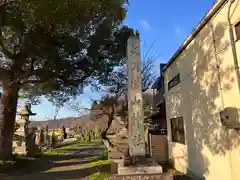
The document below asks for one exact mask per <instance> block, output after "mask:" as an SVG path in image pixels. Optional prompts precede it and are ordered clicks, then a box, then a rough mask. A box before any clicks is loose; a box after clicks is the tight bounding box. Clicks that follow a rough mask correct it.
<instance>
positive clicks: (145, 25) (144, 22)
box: [140, 20, 151, 29]
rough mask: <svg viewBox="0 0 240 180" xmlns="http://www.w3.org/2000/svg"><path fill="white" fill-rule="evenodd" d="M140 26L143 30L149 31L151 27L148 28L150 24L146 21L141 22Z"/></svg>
mask: <svg viewBox="0 0 240 180" xmlns="http://www.w3.org/2000/svg"><path fill="white" fill-rule="evenodd" d="M140 24H141V26H142V27H143V28H144V29H151V26H150V24H149V23H148V21H147V20H141V21H140Z"/></svg>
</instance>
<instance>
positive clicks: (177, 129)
mask: <svg viewBox="0 0 240 180" xmlns="http://www.w3.org/2000/svg"><path fill="white" fill-rule="evenodd" d="M170 121H171V131H172V142H177V143H181V144H185V133H184V123H183V117H178V118H172V119H170Z"/></svg>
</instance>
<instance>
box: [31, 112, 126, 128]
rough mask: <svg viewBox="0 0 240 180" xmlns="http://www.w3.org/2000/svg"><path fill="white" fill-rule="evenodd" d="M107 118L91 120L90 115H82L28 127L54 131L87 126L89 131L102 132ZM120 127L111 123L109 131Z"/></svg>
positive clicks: (36, 122) (42, 122) (38, 122)
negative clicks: (96, 128) (46, 127)
mask: <svg viewBox="0 0 240 180" xmlns="http://www.w3.org/2000/svg"><path fill="white" fill-rule="evenodd" d="M107 122H108V118H107V117H106V116H102V117H101V118H98V119H95V120H91V119H90V115H84V116H80V117H69V118H62V119H57V120H46V121H31V123H30V124H29V125H28V127H29V128H32V127H38V126H40V127H44V126H46V125H47V126H48V128H49V129H56V128H62V126H64V127H65V128H73V127H75V126H76V125H78V126H80V127H82V128H84V127H85V126H88V127H89V128H90V129H92V128H95V127H98V128H100V129H102V130H104V129H105V128H106V127H107ZM120 127H121V125H120V124H119V123H118V122H117V121H113V123H112V126H111V128H110V130H109V131H111V129H112V128H113V129H119V128H120Z"/></svg>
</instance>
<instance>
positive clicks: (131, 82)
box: [127, 36, 145, 157]
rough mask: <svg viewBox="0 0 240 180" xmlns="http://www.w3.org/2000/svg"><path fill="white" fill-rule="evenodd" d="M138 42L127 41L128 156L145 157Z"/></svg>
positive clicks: (136, 40)
mask: <svg viewBox="0 0 240 180" xmlns="http://www.w3.org/2000/svg"><path fill="white" fill-rule="evenodd" d="M140 59H141V57H140V40H139V38H138V37H136V36H132V37H130V38H129V39H128V47H127V60H128V132H129V155H130V156H131V157H138V156H145V141H144V114H143V97H142V82H141V65H140Z"/></svg>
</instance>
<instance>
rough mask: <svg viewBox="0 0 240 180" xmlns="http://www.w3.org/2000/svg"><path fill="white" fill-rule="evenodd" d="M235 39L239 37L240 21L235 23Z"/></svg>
mask: <svg viewBox="0 0 240 180" xmlns="http://www.w3.org/2000/svg"><path fill="white" fill-rule="evenodd" d="M235 33H236V40H237V41H238V40H239V39H240V21H239V22H238V23H237V24H236V25H235Z"/></svg>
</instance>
